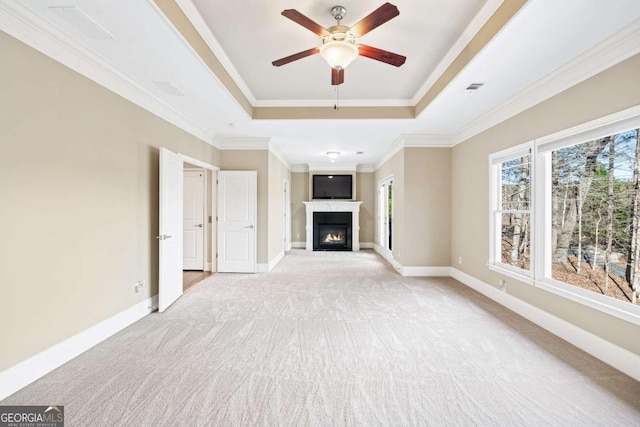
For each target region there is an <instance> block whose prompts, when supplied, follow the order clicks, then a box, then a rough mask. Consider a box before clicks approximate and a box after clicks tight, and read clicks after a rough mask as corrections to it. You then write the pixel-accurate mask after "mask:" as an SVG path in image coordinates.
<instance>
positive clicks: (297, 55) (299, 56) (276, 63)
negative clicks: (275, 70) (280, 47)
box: [272, 47, 320, 67]
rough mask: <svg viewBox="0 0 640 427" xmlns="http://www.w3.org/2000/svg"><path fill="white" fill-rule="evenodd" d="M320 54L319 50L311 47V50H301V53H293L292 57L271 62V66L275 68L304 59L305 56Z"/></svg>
mask: <svg viewBox="0 0 640 427" xmlns="http://www.w3.org/2000/svg"><path fill="white" fill-rule="evenodd" d="M318 52H320V48H317V47H312V48H311V49H307V50H303V51H302V52H298V53H294V54H293V55H289V56H286V57H284V58H280V59H278V60H276V61H273V62H272V64H273V65H274V66H276V67H279V66H281V65H285V64H288V63H289V62H293V61H297V60H298V59H302V58H306V57H307V56H311V55H315V54H316V53H318Z"/></svg>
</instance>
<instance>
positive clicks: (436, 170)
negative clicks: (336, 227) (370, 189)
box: [373, 148, 451, 267]
mask: <svg viewBox="0 0 640 427" xmlns="http://www.w3.org/2000/svg"><path fill="white" fill-rule="evenodd" d="M391 175H393V245H392V248H393V250H392V252H393V258H394V260H396V261H397V262H398V263H399V264H401V265H402V266H404V267H443V266H445V267H447V266H450V265H451V259H450V256H451V255H450V249H451V243H450V242H451V235H450V230H451V149H449V148H403V149H402V150H400V151H399V152H398V153H396V154H395V155H394V156H393V157H392V158H391V159H389V160H388V161H387V162H385V163H384V164H383V165H382V166H380V167H379V168H378V169H377V170H376V172H375V178H374V185H375V188H374V195H375V203H374V204H375V214H374V216H373V218H377V214H378V209H377V208H378V202H377V200H378V191H377V187H378V183H379V182H380V181H381V180H383V179H386V178H388V177H390V176H391ZM374 228H375V233H376V243H377V244H380V239H379V238H378V237H377V233H378V230H377V227H375V220H374Z"/></svg>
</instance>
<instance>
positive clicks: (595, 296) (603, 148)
mask: <svg viewBox="0 0 640 427" xmlns="http://www.w3.org/2000/svg"><path fill="white" fill-rule="evenodd" d="M599 122H600V123H607V124H606V125H593V126H590V125H589V124H586V125H583V126H580V127H578V128H576V129H570V130H567V131H564V132H562V133H561V134H560V133H559V134H557V135H551V136H548V137H545V138H541V139H539V140H535V141H532V142H529V143H527V144H523V145H520V146H517V147H514V148H511V149H509V150H505V151H502V152H499V153H495V154H493V155H491V156H490V158H489V161H490V168H491V183H490V184H491V225H490V228H491V248H490V261H489V264H490V268H492V269H494V270H496V271H499V272H501V273H503V274H505V275H509V276H512V277H516V278H518V279H519V280H521V281H524V282H526V283H531V284H533V285H535V286H537V287H541V288H543V289H546V290H549V291H551V292H554V293H557V294H559V295H562V296H564V297H566V298H569V299H572V300H575V301H579V302H581V303H584V304H586V305H589V306H591V307H594V308H598V309H600V310H602V311H605V312H608V313H610V314H613V315H616V316H618V317H621V318H625V319H627V320H630V321H632V322H634V323H636V324H640V307H638V306H639V305H640V301H639V300H640V299H639V298H638V294H640V107H636V108H635V109H632V110H630V111H628V112H622V113H619V114H617V115H615V116H612V117H609V118H603V119H601V120H600V121H599Z"/></svg>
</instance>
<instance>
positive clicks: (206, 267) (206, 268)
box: [204, 262, 213, 271]
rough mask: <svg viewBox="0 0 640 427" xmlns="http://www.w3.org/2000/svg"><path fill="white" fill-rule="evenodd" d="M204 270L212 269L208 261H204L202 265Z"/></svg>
mask: <svg viewBox="0 0 640 427" xmlns="http://www.w3.org/2000/svg"><path fill="white" fill-rule="evenodd" d="M204 271H213V270H211V263H210V262H208V263H206V264H205V265H204Z"/></svg>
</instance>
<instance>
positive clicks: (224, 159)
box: [220, 150, 269, 264]
mask: <svg viewBox="0 0 640 427" xmlns="http://www.w3.org/2000/svg"><path fill="white" fill-rule="evenodd" d="M220 169H222V170H227V171H257V173H258V209H257V211H258V223H257V224H256V227H257V230H256V231H257V237H256V239H257V242H256V243H257V245H258V248H257V263H258V264H266V263H267V262H269V258H268V253H269V228H268V226H269V220H268V219H269V202H268V199H269V151H267V150H222V151H221V152H220Z"/></svg>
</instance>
